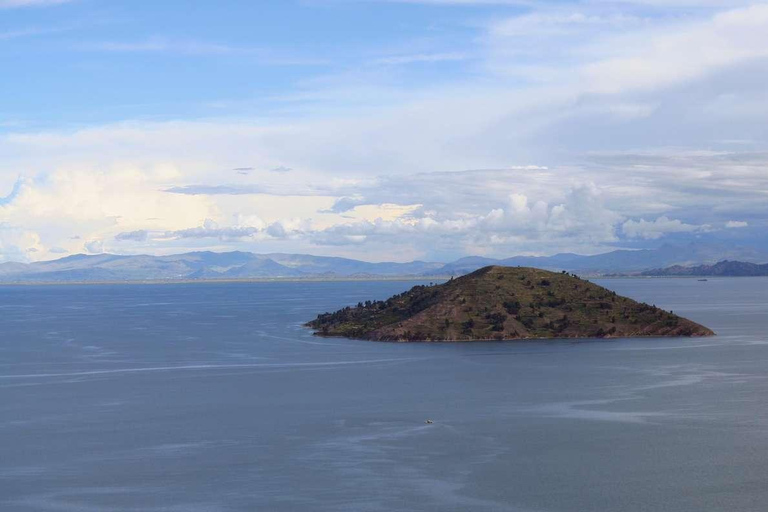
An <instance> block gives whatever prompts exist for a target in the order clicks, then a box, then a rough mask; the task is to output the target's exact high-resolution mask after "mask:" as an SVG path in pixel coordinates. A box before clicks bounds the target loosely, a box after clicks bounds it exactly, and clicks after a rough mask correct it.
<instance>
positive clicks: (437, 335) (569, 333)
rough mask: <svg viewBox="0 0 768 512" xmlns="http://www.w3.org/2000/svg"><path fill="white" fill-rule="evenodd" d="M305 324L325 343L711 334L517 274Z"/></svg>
mask: <svg viewBox="0 0 768 512" xmlns="http://www.w3.org/2000/svg"><path fill="white" fill-rule="evenodd" d="M307 325H308V326H309V327H312V328H314V329H316V331H317V333H318V334H320V335H324V336H345V337H352V338H365V339H374V340H390V341H415V340H435V341H436V340H483V339H520V338H572V337H578V338H583V337H608V336H610V337H628V336H706V335H711V334H713V333H712V331H710V330H709V329H707V328H706V327H703V326H701V325H699V324H696V323H694V322H691V321H690V320H687V319H685V318H681V317H679V316H677V315H674V314H672V313H670V312H666V311H663V310H661V309H658V308H656V307H654V306H650V305H647V304H641V303H638V302H636V301H633V300H631V299H628V298H625V297H621V296H618V295H616V294H615V293H614V292H611V291H609V290H607V289H605V288H603V287H601V286H597V285H596V284H593V283H590V282H588V281H584V280H581V279H579V278H577V277H574V276H571V275H568V274H558V273H554V272H549V271H546V270H539V269H534V268H519V267H485V268H483V269H480V270H478V271H476V272H473V273H472V274H468V275H466V276H463V277H460V278H458V279H454V280H451V281H449V282H447V283H444V284H441V285H435V286H416V287H414V288H412V289H411V290H409V291H407V292H404V293H402V294H400V295H396V296H394V297H391V298H390V299H387V300H386V301H378V302H373V303H366V304H363V305H362V306H358V307H352V308H345V309H342V310H339V311H337V312H335V313H326V314H323V315H319V316H318V317H317V319H315V320H313V321H312V322H309V323H308V324H307Z"/></svg>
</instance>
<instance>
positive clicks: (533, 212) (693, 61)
mask: <svg viewBox="0 0 768 512" xmlns="http://www.w3.org/2000/svg"><path fill="white" fill-rule="evenodd" d="M0 1H1V0H0ZM435 3H440V2H435ZM464 3H466V4H470V3H476V2H471V1H469V0H467V1H466V2H464ZM644 3H646V4H656V5H657V6H659V7H663V6H664V5H667V4H666V3H665V2H662V1H659V2H644ZM683 3H685V2H675V5H681V4H683ZM688 3H696V4H697V5H700V6H703V5H705V4H706V6H707V9H701V10H696V11H695V12H693V11H691V12H685V13H684V15H679V16H678V15H673V16H663V15H662V16H659V12H658V11H656V10H654V9H651V10H650V11H649V12H651V11H652V12H651V14H649V15H646V10H639V11H638V10H636V9H627V10H625V9H624V8H623V6H621V5H617V4H616V3H611V5H608V6H607V5H606V4H605V3H604V2H598V1H592V2H581V3H578V4H572V5H570V6H568V7H562V6H560V7H558V6H552V4H551V3H535V2H534V3H532V4H531V5H529V6H528V7H529V11H528V13H527V14H525V15H522V16H516V17H508V18H506V19H496V20H494V21H493V22H491V23H489V24H488V25H487V26H484V27H483V28H482V29H481V30H484V31H485V32H484V34H480V35H482V36H483V37H478V40H479V41H481V44H480V45H479V47H477V48H475V47H473V48H468V49H467V50H466V52H462V53H456V54H454V53H452V52H451V51H445V50H443V49H437V50H435V49H434V48H431V47H430V48H427V49H424V48H414V49H412V50H410V51H409V49H406V50H404V51H403V50H402V49H401V50H396V51H387V52H379V53H377V55H390V57H384V61H382V62H379V64H380V66H378V67H377V69H376V70H375V71H374V72H370V73H367V74H366V73H357V74H355V73H352V72H348V73H344V72H341V73H334V76H328V77H317V78H315V79H313V80H306V81H305V82H303V84H302V85H303V86H305V87H306V90H305V91H304V90H301V91H299V92H300V93H301V94H295V91H294V97H293V98H290V99H288V98H282V99H279V100H278V99H275V98H272V99H271V100H270V101H271V103H273V104H278V103H279V104H286V105H290V106H289V107H286V108H294V106H295V105H300V106H307V105H308V106H309V107H307V108H308V110H296V111H293V110H291V111H290V115H288V116H283V117H277V118H272V119H267V120H262V121H258V122H257V121H249V120H242V119H240V120H238V119H226V118H220V119H208V120H200V121H177V122H125V123H115V124H107V125H102V126H91V127H86V128H81V129H73V130H49V131H38V132H35V131H33V130H26V131H14V130H13V129H11V130H10V131H8V130H6V132H5V134H4V135H0V153H2V154H3V160H2V162H0V189H2V190H4V191H5V192H4V193H5V194H7V195H6V196H5V197H4V198H0V223H3V224H4V225H7V226H23V228H19V229H22V230H23V231H24V232H27V233H31V234H32V235H27V236H32V237H34V236H37V237H38V239H37V241H35V240H33V239H32V238H26V239H23V241H20V240H22V239H21V238H18V237H20V236H21V235H14V236H16V237H17V238H14V240H16V241H17V242H18V243H16V242H8V243H6V244H5V245H4V246H3V247H5V248H4V249H3V250H4V251H5V252H6V253H7V254H13V255H14V256H13V257H14V258H24V259H44V258H49V257H52V255H53V254H58V252H57V251H54V250H53V249H47V248H49V247H50V248H57V249H62V250H65V251H69V252H78V251H81V250H82V249H83V240H85V241H88V242H91V241H93V240H103V249H104V250H105V251H140V250H141V251H144V252H167V251H175V250H183V249H187V248H190V247H192V248H225V249H226V248H239V249H246V250H247V249H252V250H259V251H267V250H289V249H290V250H297V251H303V252H312V251H314V250H315V249H317V248H318V247H321V248H322V246H320V245H316V244H335V247H340V246H343V247H346V246H349V247H351V249H350V251H352V250H354V251H358V252H357V253H356V254H357V255H358V256H363V257H366V255H368V256H375V257H378V256H379V255H381V254H387V251H389V253H391V254H396V255H410V256H412V255H417V256H421V255H434V254H451V255H454V256H460V255H462V254H463V253H466V252H485V253H488V254H491V255H497V256H505V255H510V254H514V253H518V252H521V251H525V252H551V251H558V250H568V251H575V250H584V251H590V252H592V251H595V250H599V249H605V248H608V247H610V246H611V244H617V243H621V242H623V241H625V240H626V239H631V240H630V241H631V242H632V243H633V244H639V243H641V242H642V241H643V240H653V239H658V238H662V237H664V236H666V235H668V234H673V233H678V234H685V233H689V234H703V233H705V232H708V231H710V230H711V228H710V227H709V226H719V227H723V226H725V227H739V226H740V225H741V224H740V223H741V222H743V221H733V220H730V219H738V218H748V219H750V222H751V219H752V218H754V217H756V216H760V215H768V206H767V205H766V202H765V194H764V192H763V191H765V190H768V175H766V173H765V168H766V165H768V153H766V141H764V140H762V139H761V138H760V134H761V133H764V131H765V116H764V115H762V114H764V113H765V110H766V105H767V104H768V98H767V97H766V96H765V92H764V87H763V84H764V83H765V79H766V78H767V75H768V68H767V67H766V62H767V61H768V60H764V59H768V50H766V48H768V5H763V4H759V5H754V6H751V7H746V8H731V7H733V6H734V5H736V4H733V3H730V4H726V3H722V4H720V3H717V2H688ZM0 5H2V4H0ZM718 5H720V6H724V7H725V8H728V9H727V10H724V9H720V8H718ZM505 12H506V11H505ZM638 12H642V13H643V15H642V16H641V15H638V14H637V13H638ZM680 12H682V11H680ZM121 45H123V46H121ZM102 49H104V50H110V51H170V52H177V53H189V54H200V53H209V54H220V53H227V52H233V53H232V55H235V54H237V52H241V51H242V50H244V49H243V48H236V47H227V46H218V45H209V46H206V45H199V44H197V43H192V42H184V41H175V40H162V39H153V40H143V41H139V42H138V44H137V45H134V44H133V43H130V42H129V43H128V44H126V43H109V44H108V45H106V46H103V47H102ZM468 55H471V56H472V59H471V63H465V64H466V65H467V66H468V68H467V69H468V72H467V73H466V76H465V75H462V77H461V78H460V79H456V80H454V81H453V82H451V83H450V84H448V85H445V84H443V85H434V84H431V83H430V84H426V85H424V84H416V85H412V84H410V83H408V82H407V81H406V83H404V84H401V83H399V82H398V80H397V73H400V72H403V71H406V69H407V66H394V65H393V64H408V63H415V64H417V63H419V62H421V63H428V62H430V61H432V62H437V61H441V60H446V61H447V60H455V61H456V62H457V65H459V64H458V63H460V62H462V61H461V60H460V59H461V58H463V57H466V56H468ZM386 59H390V61H389V62H386ZM467 60H469V59H467ZM368 64H370V60H366V65H368ZM381 64H384V65H381ZM469 66H471V68H470V67H469ZM393 68H397V69H393ZM337 75H339V76H337ZM393 77H394V78H393ZM350 78H352V79H350ZM304 93H305V94H304ZM296 96H302V98H301V99H297V98H296ZM314 106H318V108H317V110H312V107H314ZM358 107H359V108H358ZM295 108H297V109H298V108H300V107H295ZM308 112H309V113H308ZM329 113H330V114H329ZM743 140H749V141H750V144H749V145H748V146H745V145H743V144H742V145H734V144H732V143H728V144H727V146H728V147H727V150H720V148H721V147H722V144H721V143H712V142H710V141H743ZM713 145H714V147H715V149H714V150H713V149H712V148H711V147H710V146H713ZM243 164H247V165H248V167H242V166H243ZM38 169H39V170H42V171H39V172H38V171H36V170H38ZM233 169H236V170H237V172H233V171H232V170H233ZM467 169H476V170H473V171H468V170H467ZM222 170H226V171H222ZM257 170H260V171H268V170H272V171H274V172H257ZM288 170H290V172H287V171H288ZM20 172H21V174H22V175H23V176H24V178H22V179H20V180H19V179H18V175H19V173H20ZM591 184H595V185H591ZM169 190H170V191H173V192H175V193H169V192H168V191H169ZM672 217H676V218H677V217H679V218H685V219H694V218H695V219H697V220H696V223H695V224H694V223H686V222H682V221H681V220H676V219H675V218H672ZM206 219H209V222H206ZM628 219H629V220H628ZM645 219H651V220H645ZM732 235H734V236H735V233H732ZM75 236H82V240H80V241H77V240H75V239H73V237H75ZM9 240H10V239H9ZM11 246H12V247H14V248H13V249H9V247H11ZM19 247H21V249H18V248H19ZM30 248H33V249H35V250H36V251H37V252H34V251H32V252H29V251H27V249H30ZM6 257H8V256H6Z"/></svg>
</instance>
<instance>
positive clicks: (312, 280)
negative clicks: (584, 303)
mask: <svg viewBox="0 0 768 512" xmlns="http://www.w3.org/2000/svg"><path fill="white" fill-rule="evenodd" d="M452 277H453V278H456V277H460V276H380V277H343V276H340V277H253V278H243V279H153V280H136V281H67V282H61V281H39V282H31V281H19V282H2V281H0V287H4V286H6V287H7V286H89V285H93V286H105V285H163V284H217V283H218V284H227V283H350V282H360V283H365V282H380V281H392V282H397V281H402V282H408V281H419V282H427V281H447V280H449V279H451V278H452ZM580 277H581V278H583V279H588V280H589V279H688V280H699V279H760V278H763V279H766V278H768V276H639V275H625V276H622V275H609V276H601V275H588V274H584V275H580Z"/></svg>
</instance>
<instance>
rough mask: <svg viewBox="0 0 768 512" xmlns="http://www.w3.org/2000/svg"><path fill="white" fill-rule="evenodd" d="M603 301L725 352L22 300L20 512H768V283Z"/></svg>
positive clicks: (7, 407)
mask: <svg viewBox="0 0 768 512" xmlns="http://www.w3.org/2000/svg"><path fill="white" fill-rule="evenodd" d="M596 282H597V283H598V284H601V285H603V286H606V287H608V288H610V289H612V290H615V291H616V292H617V293H619V294H622V295H627V296H629V297H632V298H634V299H637V300H642V301H646V302H649V303H653V304H656V305H657V306H659V307H662V308H665V309H672V310H674V312H675V313H677V314H680V315H683V316H686V317H688V318H690V319H692V320H694V321H697V322H700V323H702V324H704V325H706V326H708V327H710V328H712V329H714V330H715V331H716V332H717V333H718V336H717V337H713V338H693V339H684V338H683V339H658V338H657V339H618V340H583V341H578V342H574V341H573V340H568V341H537V342H477V343H436V344H423V343H415V344H396V343H377V342H367V341H355V340H346V339H321V338H315V337H313V336H312V335H311V332H309V331H307V330H306V329H304V328H303V327H302V324H303V322H305V321H307V320H309V319H312V318H313V317H314V316H315V315H316V314H317V313H319V312H325V311H331V310H335V309H338V308H339V307H342V306H345V305H351V304H356V303H357V302H358V301H361V300H363V301H364V300H366V299H384V298H386V297H388V296H390V295H392V294H394V293H399V292H401V291H404V290H405V289H407V288H409V287H410V286H412V285H413V284H415V283H413V282H410V283H409V282H394V281H387V282H319V283H201V284H168V285H92V286H85V285H84V286H2V287H0V510H2V511H4V512H16V511H19V512H25V511H77V512H80V511H82V512H91V511H99V512H102V511H104V512H110V511H120V512H123V511H142V512H144V511H149V512H151V511H173V512H175V511H178V512H203V511H205V512H219V511H222V512H224V511H257V510H258V511H313V512H314V511H393V510H397V511H468V510H472V511H514V512H518V511H519V512H546V511H605V512H616V511H623V512H627V511H637V512H640V511H654V512H657V511H675V512H684V511H691V512H694V511H695V512H701V511H723V510H728V511H761V510H765V509H766V508H768V334H767V333H768V279H764V278H755V279H748V278H741V279H738V278H735V279H727V278H718V279H709V280H708V281H707V282H699V281H697V280H695V279H607V280H597V281H596ZM427 419H431V420H432V421H433V423H432V424H426V423H425V420H427Z"/></svg>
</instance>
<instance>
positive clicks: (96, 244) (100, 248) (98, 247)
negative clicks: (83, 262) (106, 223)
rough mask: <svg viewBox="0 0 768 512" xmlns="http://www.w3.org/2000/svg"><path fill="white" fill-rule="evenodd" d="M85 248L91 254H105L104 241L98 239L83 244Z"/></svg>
mask: <svg viewBox="0 0 768 512" xmlns="http://www.w3.org/2000/svg"><path fill="white" fill-rule="evenodd" d="M83 248H84V249H85V250H86V252H88V253H89V254H102V253H103V252H104V241H103V240H98V239H96V240H89V241H88V242H85V244H83Z"/></svg>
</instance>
